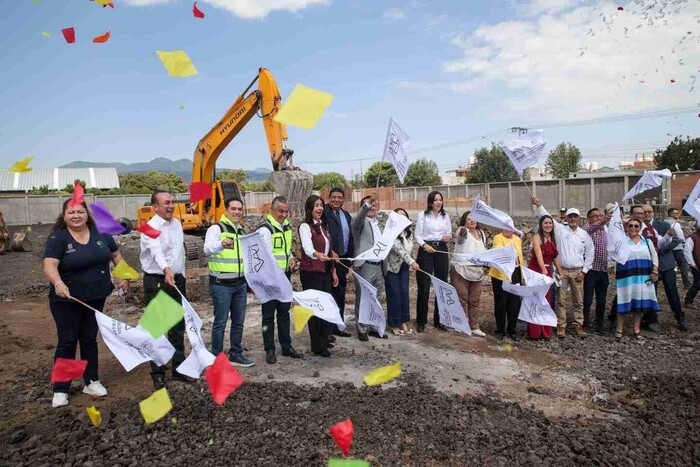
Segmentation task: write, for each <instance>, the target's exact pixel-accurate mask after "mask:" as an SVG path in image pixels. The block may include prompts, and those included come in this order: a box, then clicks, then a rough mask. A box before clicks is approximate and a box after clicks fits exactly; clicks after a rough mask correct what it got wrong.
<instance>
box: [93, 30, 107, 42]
mask: <svg viewBox="0 0 700 467" xmlns="http://www.w3.org/2000/svg"><path fill="white" fill-rule="evenodd" d="M111 35H112V34H111V31H107V32H106V33H104V34H102V35H101V36H97V37H95V38H93V39H92V42H94V43H95V44H104V43H105V42H107V41H108V40H109V37H110V36H111Z"/></svg>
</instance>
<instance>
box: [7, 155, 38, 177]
mask: <svg viewBox="0 0 700 467" xmlns="http://www.w3.org/2000/svg"><path fill="white" fill-rule="evenodd" d="M32 159H34V157H33V156H29V157H27V158H26V159H22V160H21V161H19V162H15V163H14V164H12V167H10V172H12V173H17V174H21V173H24V172H31V171H32V168H31V167H29V163H30V162H31V161H32Z"/></svg>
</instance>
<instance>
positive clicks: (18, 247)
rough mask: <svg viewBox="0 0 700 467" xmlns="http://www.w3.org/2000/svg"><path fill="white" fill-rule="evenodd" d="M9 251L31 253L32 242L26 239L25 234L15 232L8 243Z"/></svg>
mask: <svg viewBox="0 0 700 467" xmlns="http://www.w3.org/2000/svg"><path fill="white" fill-rule="evenodd" d="M10 251H32V242H30V241H29V237H27V232H15V233H14V234H12V240H11V241H10Z"/></svg>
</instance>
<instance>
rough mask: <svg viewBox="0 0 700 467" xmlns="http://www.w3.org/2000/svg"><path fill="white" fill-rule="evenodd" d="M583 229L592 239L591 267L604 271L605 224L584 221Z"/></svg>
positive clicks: (605, 263)
mask: <svg viewBox="0 0 700 467" xmlns="http://www.w3.org/2000/svg"><path fill="white" fill-rule="evenodd" d="M583 230H585V231H586V233H587V234H588V235H590V236H591V240H593V266H592V267H591V269H592V270H594V271H602V272H606V271H607V270H608V236H607V233H606V232H605V224H604V223H603V222H596V223H595V224H589V223H588V222H586V224H585V225H584V226H583Z"/></svg>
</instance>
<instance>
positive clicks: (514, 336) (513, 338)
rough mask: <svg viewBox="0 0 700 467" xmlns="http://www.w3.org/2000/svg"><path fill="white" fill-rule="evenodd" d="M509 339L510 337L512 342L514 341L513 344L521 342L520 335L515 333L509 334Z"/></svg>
mask: <svg viewBox="0 0 700 467" xmlns="http://www.w3.org/2000/svg"><path fill="white" fill-rule="evenodd" d="M508 337H510V340H512V341H513V342H518V341H519V340H520V338H519V337H518V335H517V334H515V333H514V334H508Z"/></svg>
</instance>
